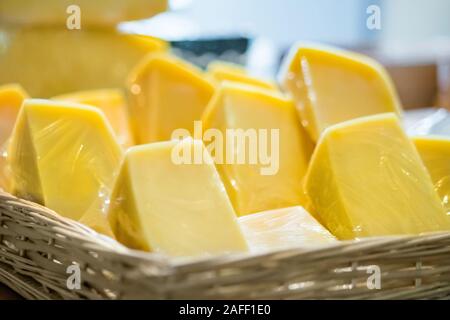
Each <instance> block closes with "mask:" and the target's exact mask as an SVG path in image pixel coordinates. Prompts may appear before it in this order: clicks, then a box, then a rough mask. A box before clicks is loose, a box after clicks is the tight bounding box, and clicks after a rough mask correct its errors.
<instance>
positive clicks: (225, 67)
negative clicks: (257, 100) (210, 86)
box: [207, 61, 277, 90]
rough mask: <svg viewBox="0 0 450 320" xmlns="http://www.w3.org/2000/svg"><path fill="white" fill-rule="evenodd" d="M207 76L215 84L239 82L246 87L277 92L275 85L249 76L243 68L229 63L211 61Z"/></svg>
mask: <svg viewBox="0 0 450 320" xmlns="http://www.w3.org/2000/svg"><path fill="white" fill-rule="evenodd" d="M207 71H208V75H209V76H210V77H211V78H212V79H213V81H215V82H216V83H217V84H220V83H222V82H223V81H233V82H240V83H244V84H248V85H253V86H257V87H261V88H264V89H272V90H277V86H276V84H275V83H271V82H269V81H265V80H262V79H258V78H256V77H252V76H249V75H248V74H247V72H246V71H245V69H244V68H241V67H239V66H238V65H234V64H231V63H225V62H219V61H213V62H211V63H210V64H209V65H208V70H207Z"/></svg>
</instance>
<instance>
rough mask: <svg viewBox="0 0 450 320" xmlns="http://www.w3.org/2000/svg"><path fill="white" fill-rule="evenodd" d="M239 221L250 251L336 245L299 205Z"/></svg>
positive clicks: (243, 218)
mask: <svg viewBox="0 0 450 320" xmlns="http://www.w3.org/2000/svg"><path fill="white" fill-rule="evenodd" d="M238 220H239V225H240V226H241V229H242V232H243V233H244V236H245V239H246V240H247V243H248V245H249V247H250V249H251V250H252V251H255V252H258V251H270V250H278V249H287V248H291V247H314V246H321V245H326V244H333V243H337V242H338V241H337V240H336V238H335V237H334V236H333V235H331V233H330V232H329V231H328V230H327V229H325V228H324V227H323V226H322V225H321V224H320V223H318V222H317V220H316V219H314V218H313V216H311V215H310V214H309V213H308V212H307V211H306V210H305V209H303V208H302V207H300V206H297V207H290V208H282V209H277V210H271V211H265V212H261V213H255V214H251V215H248V216H245V217H240V218H239V219H238Z"/></svg>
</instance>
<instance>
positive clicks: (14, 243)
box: [0, 191, 450, 299]
mask: <svg viewBox="0 0 450 320" xmlns="http://www.w3.org/2000/svg"><path fill="white" fill-rule="evenodd" d="M74 264H75V265H78V266H79V270H80V279H81V286H80V288H79V289H77V288H75V289H69V287H70V286H68V285H67V284H68V278H69V276H70V275H71V273H70V272H69V273H68V267H69V266H71V265H74ZM374 266H375V267H376V268H377V269H374ZM378 271H379V275H380V277H379V282H378V284H379V287H378V288H374V287H373V285H374V284H375V285H376V284H377V282H376V280H374V278H373V276H374V275H376V274H378V273H377V272H378ZM371 276H372V277H371ZM370 277H371V278H370ZM0 282H3V283H4V284H6V285H7V286H9V287H11V288H12V289H13V290H15V291H17V292H18V293H19V294H21V295H22V296H24V297H25V298H28V299H427V298H429V299H446V298H450V232H444V233H433V234H426V235H420V236H402V237H381V238H371V239H364V240H361V241H353V242H342V243H340V244H338V245H333V246H327V247H320V248H314V249H305V248H295V249H288V250H282V251H274V252H270V253H265V254H245V255H228V256H220V257H214V258H205V259H202V260H195V261H186V260H181V261H180V260H177V261H174V260H170V259H168V258H167V257H164V256H162V255H157V254H152V253H144V252H139V251H133V250H130V249H127V248H125V247H124V246H122V245H120V244H119V243H117V242H115V241H113V240H111V239H109V238H107V237H103V236H101V235H99V234H97V233H95V232H94V231H92V230H90V229H89V228H87V227H85V226H83V225H81V224H79V223H77V222H74V221H72V220H69V219H66V218H64V217H61V216H59V215H58V214H56V213H54V212H53V211H51V210H49V209H47V208H45V207H42V206H40V205H37V204H35V203H31V202H28V201H25V200H22V199H18V198H16V197H14V196H12V195H10V194H7V193H4V192H1V191H0ZM368 283H370V284H372V286H370V285H368Z"/></svg>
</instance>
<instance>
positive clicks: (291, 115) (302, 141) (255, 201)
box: [202, 82, 313, 216]
mask: <svg viewBox="0 0 450 320" xmlns="http://www.w3.org/2000/svg"><path fill="white" fill-rule="evenodd" d="M202 120H203V127H204V130H205V133H204V135H205V139H204V141H205V144H206V145H207V147H208V149H209V150H211V153H212V154H213V156H214V158H215V161H216V165H217V168H218V170H219V172H220V174H221V176H222V179H223V180H224V182H225V186H226V188H227V191H228V194H229V195H230V198H231V201H232V203H233V206H234V209H235V210H236V212H237V214H238V215H239V216H242V215H247V214H250V213H255V212H260V211H266V210H271V209H277V208H283V207H289V206H295V205H299V204H302V199H303V193H302V188H301V183H302V179H303V177H304V174H305V172H306V170H307V166H308V161H309V157H310V155H311V152H312V148H313V145H312V143H311V141H310V140H309V139H308V137H307V134H306V133H305V132H304V130H303V128H302V126H301V124H300V122H299V120H298V117H297V113H296V110H295V106H294V104H293V102H292V100H290V99H287V98H285V97H284V96H282V95H280V94H278V93H276V92H274V91H271V90H264V89H260V88H257V87H254V86H246V85H242V84H238V83H231V82H225V83H224V84H223V85H222V86H221V88H219V89H218V91H217V93H216V95H215V96H214V98H213V99H212V100H211V103H210V105H209V106H208V108H207V110H206V111H205V114H204V116H203V119H202ZM207 130H208V131H210V130H216V131H218V132H219V133H220V134H221V137H222V139H221V140H223V147H221V146H217V145H216V142H215V141H218V140H217V139H216V140H214V139H212V138H208V139H206V138H207V136H208V134H207ZM239 133H242V135H241V137H242V138H240V137H239ZM230 134H231V135H230ZM227 137H228V138H227ZM218 142H219V141H218ZM228 150H229V151H228ZM219 151H220V153H219ZM219 155H221V156H220V157H219ZM262 155H265V156H264V157H263V156H262Z"/></svg>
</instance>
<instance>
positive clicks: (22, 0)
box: [0, 0, 167, 28]
mask: <svg viewBox="0 0 450 320" xmlns="http://www.w3.org/2000/svg"><path fill="white" fill-rule="evenodd" d="M73 6H78V8H79V9H78V8H73ZM166 9H167V0H126V1H124V0H95V1H93V0H44V1H43V0H2V1H0V20H1V21H2V22H3V23H8V24H16V25H17V24H20V25H52V26H54V25H58V26H66V24H67V23H68V22H69V23H70V21H71V20H72V19H73V18H78V16H76V15H77V14H78V13H79V18H80V19H79V20H80V22H81V23H80V27H81V28H84V27H88V26H89V27H92V26H114V25H116V24H118V23H119V22H123V21H129V20H138V19H144V18H148V17H151V16H153V15H155V14H157V13H160V12H163V11H165V10H166Z"/></svg>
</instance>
